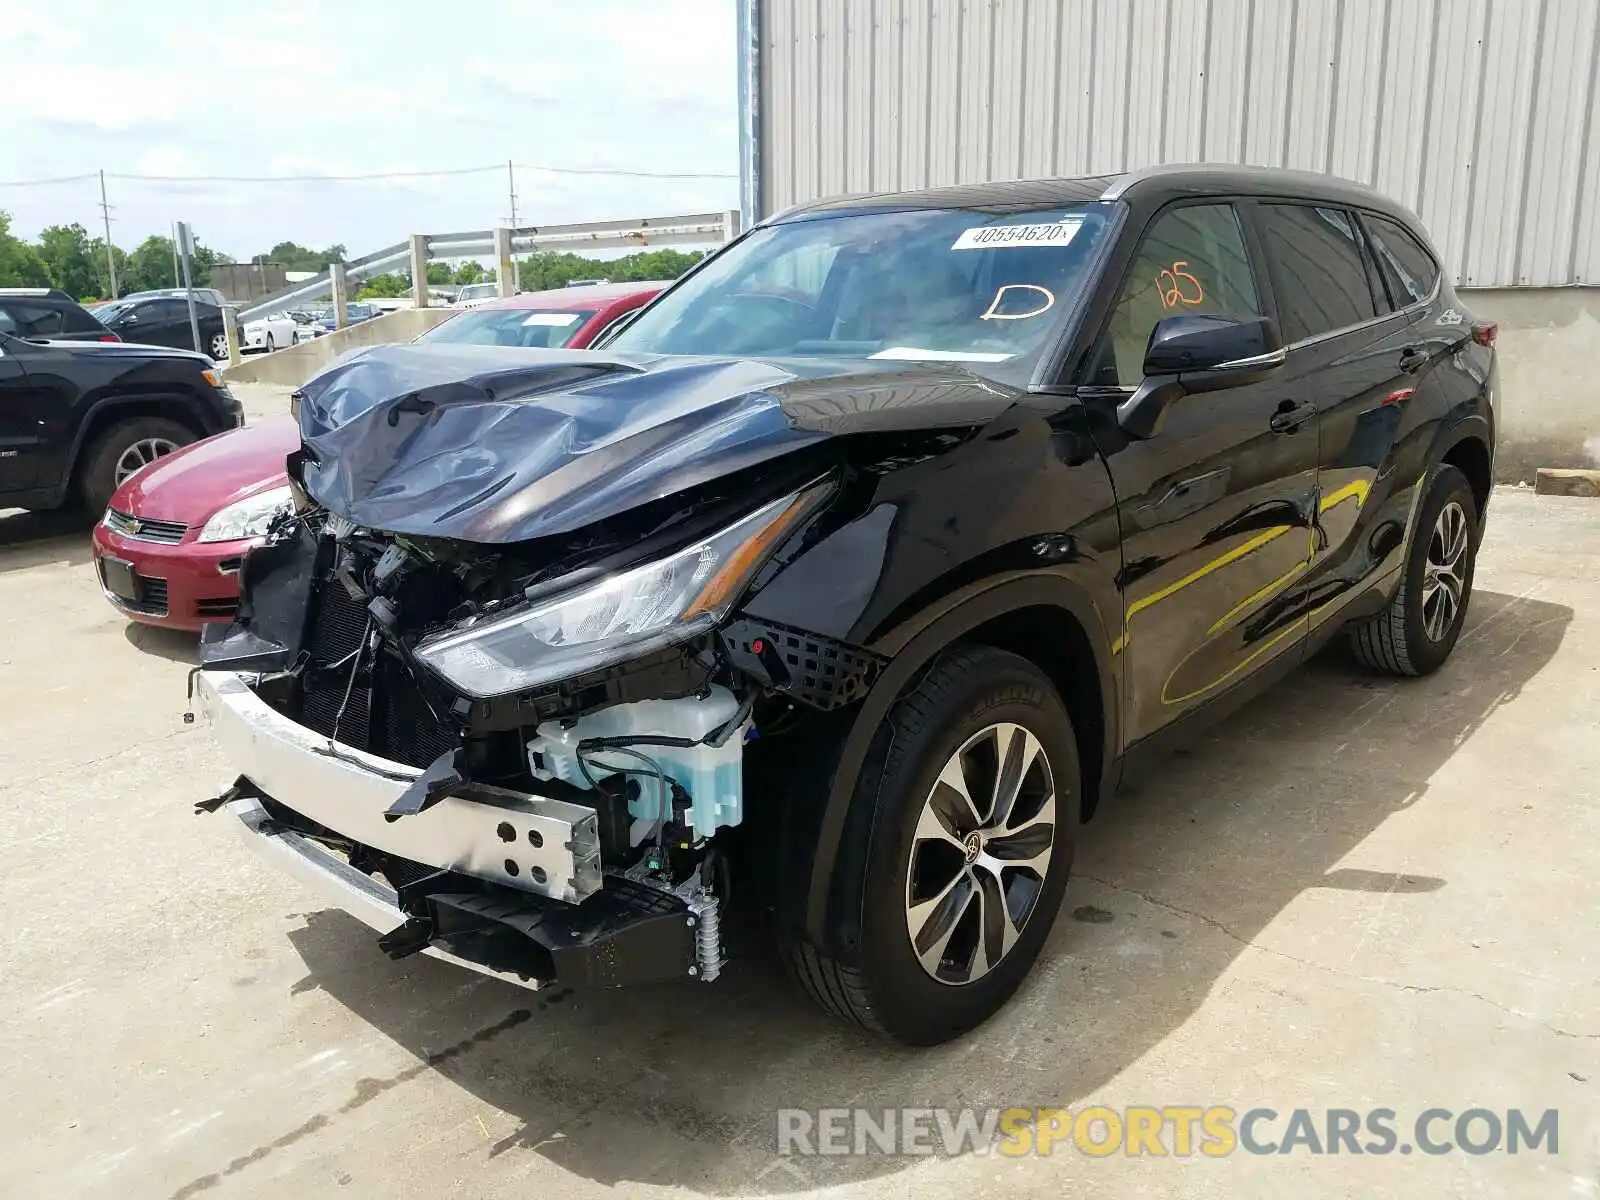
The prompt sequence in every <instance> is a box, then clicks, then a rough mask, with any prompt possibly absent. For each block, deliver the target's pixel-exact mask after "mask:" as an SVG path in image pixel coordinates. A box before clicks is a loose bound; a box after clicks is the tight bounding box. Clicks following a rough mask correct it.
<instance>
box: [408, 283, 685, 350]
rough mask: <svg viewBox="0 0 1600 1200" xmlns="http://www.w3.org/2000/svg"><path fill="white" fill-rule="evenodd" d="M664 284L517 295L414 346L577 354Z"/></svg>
mask: <svg viewBox="0 0 1600 1200" xmlns="http://www.w3.org/2000/svg"><path fill="white" fill-rule="evenodd" d="M665 287H667V284H666V283H665V282H661V281H655V282H647V283H611V284H603V285H591V286H588V287H564V288H554V289H552V290H550V291H547V292H523V293H522V294H521V295H518V296H507V297H506V298H505V299H503V300H502V299H495V300H490V301H486V302H484V303H482V304H479V305H476V306H474V307H471V308H468V309H467V310H466V311H465V312H462V313H459V314H457V315H456V316H453V317H449V318H447V319H446V320H444V321H441V322H440V323H439V324H437V325H435V326H434V327H433V328H432V329H430V330H428V331H427V332H426V333H422V334H419V335H417V337H416V338H414V339H413V340H414V341H418V342H428V343H434V344H438V343H457V344H468V343H470V344H474V345H480V346H547V347H554V346H564V347H566V348H567V349H569V350H582V349H584V348H586V347H588V346H591V345H593V344H594V343H595V342H596V341H598V340H599V338H600V337H601V335H603V334H607V333H609V332H610V331H611V330H612V329H613V328H615V327H616V326H618V325H619V324H620V322H621V321H622V320H623V318H625V317H627V316H629V315H630V314H632V313H635V312H637V311H638V310H639V309H641V308H643V307H644V306H645V305H646V304H648V303H650V301H651V300H653V299H655V298H656V296H657V295H658V294H660V292H661V291H662V289H663V288H665Z"/></svg>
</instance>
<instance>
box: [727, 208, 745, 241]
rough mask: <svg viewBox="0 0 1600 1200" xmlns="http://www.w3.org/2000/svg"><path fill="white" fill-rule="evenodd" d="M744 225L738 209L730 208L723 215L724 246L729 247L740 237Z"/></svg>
mask: <svg viewBox="0 0 1600 1200" xmlns="http://www.w3.org/2000/svg"><path fill="white" fill-rule="evenodd" d="M742 224H743V222H742V221H741V219H740V217H739V210H738V209H737V208H730V209H729V210H728V211H727V212H725V213H723V214H722V244H723V245H727V244H728V243H729V242H731V241H733V239H734V238H736V237H738V236H739V231H740V226H741V225H742Z"/></svg>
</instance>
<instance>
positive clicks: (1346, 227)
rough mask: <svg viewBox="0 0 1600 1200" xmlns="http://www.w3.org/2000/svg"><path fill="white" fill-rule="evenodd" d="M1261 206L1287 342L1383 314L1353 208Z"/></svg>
mask: <svg viewBox="0 0 1600 1200" xmlns="http://www.w3.org/2000/svg"><path fill="white" fill-rule="evenodd" d="M1259 211H1260V214H1261V223H1262V240H1263V241H1264V242H1265V243H1266V250H1267V258H1268V259H1269V260H1270V263H1271V266H1272V283H1273V291H1274V292H1275V293H1276V295H1277V299H1278V319H1279V321H1280V322H1281V324H1282V326H1283V328H1282V335H1283V340H1284V341H1285V342H1299V341H1303V340H1305V339H1306V338H1312V337H1317V336H1320V335H1322V334H1326V333H1332V332H1334V331H1335V330H1339V329H1345V328H1348V327H1349V326H1351V325H1359V324H1360V323H1361V322H1363V321H1370V320H1371V319H1372V318H1373V317H1375V316H1377V315H1378V307H1377V303H1376V301H1375V300H1374V298H1373V294H1372V281H1371V279H1370V277H1369V276H1368V274H1367V267H1366V263H1365V261H1364V260H1363V258H1362V253H1361V244H1360V241H1359V238H1358V235H1357V232H1356V228H1355V224H1354V222H1353V221H1352V219H1351V216H1350V214H1349V213H1348V212H1346V211H1345V210H1343V209H1341V208H1324V207H1321V206H1318V205H1311V204H1262V205H1261V206H1260V209H1259ZM1384 307H1385V308H1387V307H1388V305H1387V303H1386V304H1385V305H1384Z"/></svg>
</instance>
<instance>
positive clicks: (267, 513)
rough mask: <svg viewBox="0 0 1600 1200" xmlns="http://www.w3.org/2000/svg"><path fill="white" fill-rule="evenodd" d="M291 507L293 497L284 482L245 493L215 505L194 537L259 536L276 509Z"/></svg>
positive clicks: (282, 510) (209, 539)
mask: <svg viewBox="0 0 1600 1200" xmlns="http://www.w3.org/2000/svg"><path fill="white" fill-rule="evenodd" d="M293 509H294V498H293V496H292V495H291V494H290V492H289V485H288V484H284V485H283V486H282V487H276V488H273V489H272V490H271V491H270V492H262V493H260V494H259V495H256V496H247V497H246V498H245V499H243V500H237V501H235V502H234V503H232V504H230V505H228V506H227V507H226V508H222V509H218V510H217V513H216V515H214V516H213V517H212V518H211V520H209V521H207V522H206V527H205V528H204V529H202V530H201V531H200V536H199V537H198V538H197V539H196V541H201V542H236V541H239V540H240V539H241V538H253V537H262V536H264V535H265V534H266V532H267V527H268V526H269V525H271V524H272V522H273V520H274V519H275V518H276V517H277V516H278V514H279V513H286V512H291V511H293Z"/></svg>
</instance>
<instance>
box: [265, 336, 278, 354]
mask: <svg viewBox="0 0 1600 1200" xmlns="http://www.w3.org/2000/svg"><path fill="white" fill-rule="evenodd" d="M276 349H277V347H276V346H274V345H273V344H272V334H271V333H268V334H267V353H268V354H271V353H272V352H273V351H274V350H276Z"/></svg>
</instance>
